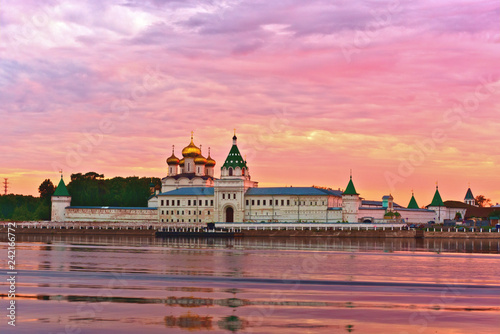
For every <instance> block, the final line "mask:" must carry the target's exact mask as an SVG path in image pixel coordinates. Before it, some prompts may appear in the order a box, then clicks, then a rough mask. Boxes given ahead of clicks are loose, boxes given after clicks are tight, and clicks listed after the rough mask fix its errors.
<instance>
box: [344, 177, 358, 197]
mask: <svg viewBox="0 0 500 334" xmlns="http://www.w3.org/2000/svg"><path fill="white" fill-rule="evenodd" d="M342 195H359V194H358V193H357V192H356V188H354V183H352V176H351V178H350V180H349V183H348V184H347V188H345V191H344V192H343V193H342Z"/></svg>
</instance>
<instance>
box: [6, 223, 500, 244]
mask: <svg viewBox="0 0 500 334" xmlns="http://www.w3.org/2000/svg"><path fill="white" fill-rule="evenodd" d="M11 227H12V225H11ZM7 232H8V225H4V226H0V234H5V235H6V234H7ZM10 232H12V230H11V231H10ZM14 233H15V234H33V235H103V236H113V235H118V236H125V235H128V236H156V237H163V238H167V237H168V238H170V237H193V238H218V237H226V238H228V237H229V238H233V237H245V238H255V237H259V238H266V237H269V238H301V237H304V238H426V239H434V238H436V239H490V240H500V233H499V232H491V231H490V230H484V231H483V230H477V231H473V232H472V231H461V230H458V229H451V228H450V229H446V230H442V231H441V230H437V231H432V230H415V229H405V228H403V227H399V228H394V227H390V228H385V227H378V228H377V227H371V228H368V227H366V228H348V227H345V226H342V227H325V228H312V227H311V228H305V229H292V228H288V229H283V228H282V229H269V228H263V229H226V230H224V231H217V232H215V231H206V230H204V229H203V228H201V227H195V228H187V227H174V228H172V227H169V228H165V227H163V226H161V225H134V224H130V225H109V224H102V223H101V224H96V223H94V224H93V223H72V224H70V225H69V224H67V225H63V224H54V225H51V224H27V223H24V224H22V223H21V224H20V223H17V224H16V225H15V228H14Z"/></svg>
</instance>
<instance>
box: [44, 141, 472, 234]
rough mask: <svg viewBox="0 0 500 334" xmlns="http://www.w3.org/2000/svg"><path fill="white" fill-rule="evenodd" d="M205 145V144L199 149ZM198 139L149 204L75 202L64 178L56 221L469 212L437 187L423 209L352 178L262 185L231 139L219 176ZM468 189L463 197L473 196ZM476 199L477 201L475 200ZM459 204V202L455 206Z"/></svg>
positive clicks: (311, 218)
mask: <svg viewBox="0 0 500 334" xmlns="http://www.w3.org/2000/svg"><path fill="white" fill-rule="evenodd" d="M200 147H201V146H200ZM200 147H198V146H196V145H195V144H194V139H193V136H192V135H191V141H190V143H189V145H187V146H186V147H184V149H183V150H182V158H178V157H177V156H176V155H175V152H174V149H172V154H171V156H170V157H168V158H167V160H166V162H167V166H168V173H167V176H165V177H164V178H163V179H162V181H161V186H157V187H155V186H154V185H152V196H151V198H150V199H149V203H148V206H149V207H148V208H119V207H74V206H71V196H70V194H69V193H68V191H67V188H66V186H65V184H64V182H63V180H62V179H61V181H60V183H59V186H58V187H57V189H56V192H55V193H54V196H53V197H52V220H54V221H129V222H130V221H134V222H152V221H155V222H158V223H164V224H165V225H178V224H187V225H205V224H206V223H210V222H318V223H320V222H323V223H324V222H350V223H354V222H356V223H357V222H366V221H368V222H387V221H389V222H401V221H404V222H413V223H426V222H428V221H436V222H442V221H443V220H444V219H453V218H455V217H456V216H457V215H458V214H459V215H460V216H461V217H465V213H466V210H467V206H472V205H471V203H462V204H463V205H454V206H453V207H448V206H446V205H445V204H444V202H443V200H442V199H441V195H440V194H439V190H438V189H437V187H436V192H435V195H434V198H433V200H432V203H431V204H430V205H429V206H427V207H426V208H419V206H418V204H417V201H416V199H415V197H414V196H413V195H412V198H411V200H410V202H409V204H408V206H407V207H403V206H401V205H398V204H396V203H395V202H394V199H393V197H392V196H391V195H385V196H383V197H382V200H381V201H379V200H366V199H364V198H362V197H361V196H360V194H359V193H358V192H357V191H356V188H355V186H354V181H353V178H352V176H351V178H350V179H349V180H348V183H347V187H346V188H345V189H344V190H340V188H337V189H333V188H327V187H324V188H320V187H259V186H258V182H256V181H254V180H252V179H251V177H250V168H249V165H248V163H247V161H246V160H245V159H244V158H243V157H242V155H241V153H240V150H239V148H238V144H237V137H236V135H234V136H233V139H232V146H231V148H230V150H229V153H228V155H227V157H226V160H225V161H224V163H223V164H222V167H221V172H220V178H216V177H215V165H216V161H215V160H214V159H212V157H211V156H210V148H209V150H208V156H207V157H205V156H203V153H202V150H201V148H200ZM469 193H470V189H469V191H468V192H467V196H466V199H465V202H467V201H470V196H472V193H470V195H469ZM472 199H473V198H472ZM455 204H456V203H455Z"/></svg>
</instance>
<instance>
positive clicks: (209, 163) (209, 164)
mask: <svg viewBox="0 0 500 334" xmlns="http://www.w3.org/2000/svg"><path fill="white" fill-rule="evenodd" d="M205 166H206V167H214V166H215V160H214V159H212V157H211V156H210V147H209V148H208V157H207V162H206V163H205Z"/></svg>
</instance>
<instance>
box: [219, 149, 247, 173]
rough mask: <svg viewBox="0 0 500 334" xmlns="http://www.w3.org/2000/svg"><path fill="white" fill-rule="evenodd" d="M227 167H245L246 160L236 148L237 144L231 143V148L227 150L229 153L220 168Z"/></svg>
mask: <svg viewBox="0 0 500 334" xmlns="http://www.w3.org/2000/svg"><path fill="white" fill-rule="evenodd" d="M224 167H226V168H229V167H233V168H236V167H240V168H243V167H244V168H247V163H246V161H245V160H244V159H243V158H242V157H241V153H240V150H239V149H238V146H236V144H233V146H232V147H231V150H230V151H229V154H228V155H227V158H226V161H225V162H224V165H222V167H221V168H224Z"/></svg>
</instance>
